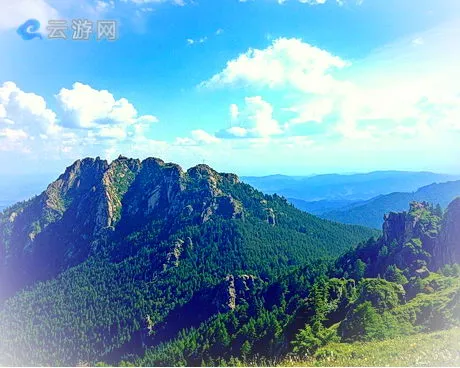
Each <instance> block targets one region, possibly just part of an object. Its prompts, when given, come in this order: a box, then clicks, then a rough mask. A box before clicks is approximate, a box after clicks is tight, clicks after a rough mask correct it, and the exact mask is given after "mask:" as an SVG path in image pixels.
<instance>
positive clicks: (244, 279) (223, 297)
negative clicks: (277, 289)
mask: <svg viewBox="0 0 460 368" xmlns="http://www.w3.org/2000/svg"><path fill="white" fill-rule="evenodd" d="M260 282H261V280H259V279H258V278H257V277H255V276H253V275H238V276H234V275H228V276H227V277H226V279H225V281H224V282H223V283H222V284H221V285H219V287H218V290H217V293H216V296H215V299H214V305H216V307H217V309H218V311H220V312H228V311H230V310H233V309H235V308H236V306H237V305H238V304H240V303H241V301H242V300H247V299H249V298H250V297H251V294H252V293H253V292H254V290H255V289H256V288H257V286H258V285H259V283H260Z"/></svg>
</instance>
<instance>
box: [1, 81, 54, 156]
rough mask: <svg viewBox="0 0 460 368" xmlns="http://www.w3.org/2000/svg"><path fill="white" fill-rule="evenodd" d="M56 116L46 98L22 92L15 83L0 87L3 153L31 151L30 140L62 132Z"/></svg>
mask: <svg viewBox="0 0 460 368" xmlns="http://www.w3.org/2000/svg"><path fill="white" fill-rule="evenodd" d="M59 129H60V128H59V126H58V125H57V123H56V114H55V113H54V112H53V111H52V110H50V109H49V108H48V107H47V105H46V102H45V100H44V98H43V97H41V96H39V95H36V94H34V93H26V92H24V91H22V90H21V89H20V88H19V87H18V86H17V85H16V84H15V83H13V82H5V83H3V85H1V86H0V142H1V145H2V147H3V150H12V149H18V150H23V151H25V150H27V147H26V141H27V140H29V139H33V138H34V137H39V138H47V137H49V136H55V135H56V134H58V132H59Z"/></svg>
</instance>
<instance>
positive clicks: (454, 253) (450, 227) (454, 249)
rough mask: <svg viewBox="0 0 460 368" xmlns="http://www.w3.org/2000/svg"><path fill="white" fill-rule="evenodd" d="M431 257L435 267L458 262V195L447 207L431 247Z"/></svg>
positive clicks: (459, 242) (459, 203) (459, 236)
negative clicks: (434, 242) (432, 247)
mask: <svg viewBox="0 0 460 368" xmlns="http://www.w3.org/2000/svg"><path fill="white" fill-rule="evenodd" d="M433 259H434V264H435V266H436V267H440V266H442V265H444V264H453V263H460V197H459V198H457V199H455V200H454V201H453V202H452V203H451V204H450V205H449V207H448V208H447V211H446V213H445V215H444V219H443V221H442V225H441V232H440V234H439V236H438V238H437V241H436V245H435V247H434V249H433Z"/></svg>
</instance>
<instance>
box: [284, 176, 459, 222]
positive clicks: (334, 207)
mask: <svg viewBox="0 0 460 368" xmlns="http://www.w3.org/2000/svg"><path fill="white" fill-rule="evenodd" d="M458 196H460V181H459V180H457V181H450V182H447V183H440V184H431V185H427V186H424V187H422V188H420V189H418V190H417V191H415V192H395V193H390V194H387V195H380V196H377V197H375V198H372V199H370V200H367V201H357V202H353V201H318V202H306V201H302V200H298V199H290V201H291V203H292V204H293V205H295V206H296V207H297V208H299V209H302V210H304V211H306V212H310V213H313V214H316V215H317V216H320V217H322V218H325V219H328V220H333V221H337V222H341V223H344V224H354V225H363V226H367V227H372V228H378V229H380V228H381V227H382V224H383V216H384V215H385V214H386V213H388V212H398V211H403V210H404V209H405V208H406V206H407V203H410V202H412V201H425V202H429V203H433V204H435V205H436V204H439V205H441V207H443V208H445V207H446V206H447V205H448V204H449V203H450V202H451V201H452V200H453V199H454V198H456V197H458Z"/></svg>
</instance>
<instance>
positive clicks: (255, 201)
mask: <svg viewBox="0 0 460 368" xmlns="http://www.w3.org/2000/svg"><path fill="white" fill-rule="evenodd" d="M377 234H378V232H376V231H374V230H371V229H367V228H364V227H360V226H350V225H343V224H338V223H333V222H330V221H327V220H322V219H319V218H317V217H315V216H312V215H310V214H307V213H304V212H302V211H299V210H297V209H295V208H294V207H293V206H292V205H290V204H289V203H288V202H287V201H286V200H285V199H284V198H281V197H279V196H277V195H273V196H270V195H264V194H262V193H260V192H258V191H257V190H255V189H253V188H252V187H250V186H249V185H247V184H244V183H242V182H240V180H239V179H238V177H237V176H236V175H233V174H222V173H217V172H216V171H214V170H213V169H211V168H210V167H208V166H206V165H198V166H196V167H193V168H191V169H189V170H187V171H183V170H182V169H181V168H180V167H179V166H178V165H175V164H170V163H165V162H163V161H162V160H159V159H155V158H149V159H146V160H144V161H139V160H134V159H128V158H125V157H119V158H118V159H117V160H115V161H113V162H112V163H108V162H106V161H104V160H101V159H99V158H96V159H91V158H87V159H84V160H78V161H76V162H75V163H74V164H73V165H72V166H70V167H68V168H67V169H66V171H65V172H64V173H63V174H62V175H61V176H60V177H59V178H58V179H57V180H56V181H54V182H53V183H51V184H50V185H49V186H48V188H47V189H46V190H45V191H44V192H43V193H42V194H40V195H38V196H36V197H34V198H32V199H30V200H28V201H25V202H21V203H17V204H15V205H13V206H11V207H9V208H8V209H7V210H6V211H5V212H3V213H2V214H1V215H0V260H1V263H0V282H1V284H2V286H5V287H2V289H1V299H3V301H2V302H0V303H1V304H0V330H1V331H2V333H3V336H2V339H1V340H0V356H1V357H2V358H0V363H2V364H13V365H14V364H33V365H36V364H38V365H50V364H51V365H53V364H61V365H68V364H70V365H75V364H77V363H78V362H79V361H80V360H82V361H83V360H84V361H91V362H94V361H96V360H97V359H107V360H113V361H117V359H120V357H122V356H123V355H124V354H126V353H133V352H138V351H139V350H140V351H142V350H143V349H144V348H145V346H146V345H147V344H155V343H158V342H161V341H164V340H165V339H167V338H168V336H170V334H171V333H172V331H179V330H180V329H181V328H183V327H184V326H187V324H188V323H191V321H195V322H196V323H199V322H200V321H201V319H204V318H207V317H209V316H212V315H214V314H215V313H217V312H219V311H220V310H227V309H228V308H229V305H230V306H231V305H232V302H231V300H232V298H233V297H232V296H231V295H233V294H230V296H229V295H228V294H227V292H225V290H228V288H227V286H225V285H226V284H225V283H230V285H231V289H232V290H235V291H233V292H232V293H238V290H240V291H241V293H242V294H243V295H244V293H245V292H244V290H246V289H248V290H250V289H251V288H252V287H254V288H256V285H265V284H266V283H267V282H270V280H273V279H275V278H276V277H278V275H281V274H283V273H285V272H286V271H287V270H289V269H292V268H294V267H297V266H300V265H302V264H305V263H306V262H310V261H314V260H317V259H320V258H329V259H331V258H333V257H336V256H337V255H338V254H340V253H342V252H343V251H345V250H346V249H348V248H349V247H350V246H353V245H354V244H357V243H358V242H360V241H362V240H365V239H368V238H369V237H371V236H374V235H377ZM229 275H231V277H230V276H229ZM229 277H230V278H229ZM232 277H233V278H232ZM225 280H228V281H225ZM243 280H245V281H243ZM251 280H252V281H251ZM254 280H256V281H254ZM249 285H253V286H249ZM219 290H221V291H219ZM222 290H224V292H222ZM248 297H249V296H248ZM209 300H211V301H212V302H211V303H210V302H209ZM203 301H205V302H203ZM185 305H198V306H199V308H194V309H193V311H194V312H192V313H191V316H193V318H191V317H190V318H188V319H185V320H182V319H180V318H175V317H174V316H176V315H177V316H180V315H185V313H184V312H180V311H181V308H184V306H185ZM197 311H201V312H200V313H198V312H197ZM146 321H147V323H148V326H149V328H151V329H152V330H155V331H157V329H158V332H157V333H156V335H155V337H153V338H150V337H149V336H148V335H146V334H145V330H146ZM165 326H166V327H165ZM171 326H173V327H171ZM174 326H175V327H174ZM2 359H3V360H2Z"/></svg>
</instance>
